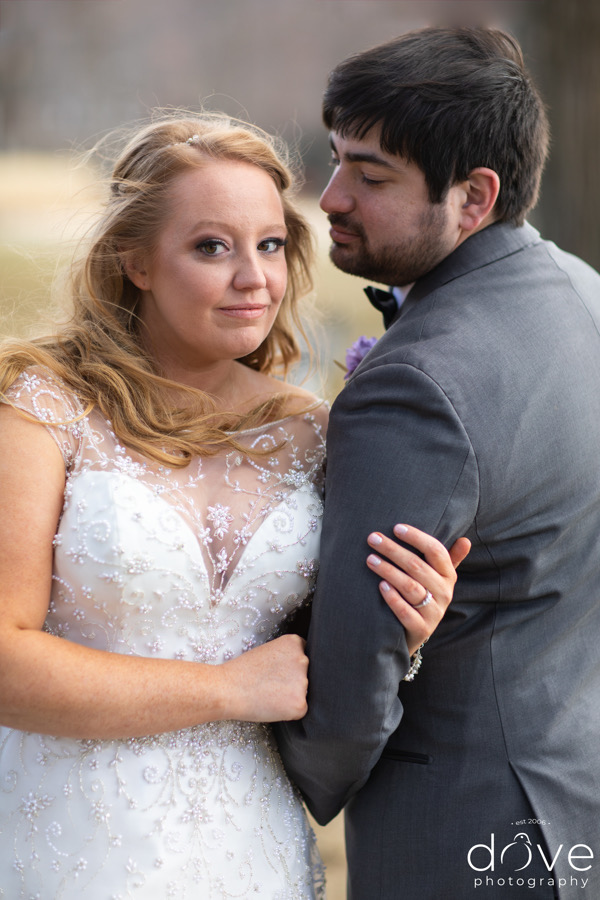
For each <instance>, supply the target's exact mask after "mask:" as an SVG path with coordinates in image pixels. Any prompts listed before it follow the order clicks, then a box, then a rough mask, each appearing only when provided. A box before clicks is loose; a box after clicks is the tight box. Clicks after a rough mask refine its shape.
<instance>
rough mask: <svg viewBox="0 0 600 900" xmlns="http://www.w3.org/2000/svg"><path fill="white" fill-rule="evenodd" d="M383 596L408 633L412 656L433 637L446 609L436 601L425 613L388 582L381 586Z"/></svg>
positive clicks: (381, 583) (409, 649)
mask: <svg viewBox="0 0 600 900" xmlns="http://www.w3.org/2000/svg"><path fill="white" fill-rule="evenodd" d="M379 590H380V591H381V595H382V597H383V599H384V600H385V602H386V603H387V605H388V606H389V608H390V609H391V611H392V612H393V613H394V615H395V616H396V618H397V619H398V621H399V622H400V624H401V625H403V626H404V630H405V632H406V646H407V647H408V652H409V653H410V654H411V655H412V654H413V653H415V651H416V650H417V648H418V647H420V646H421V644H422V643H423V642H424V641H426V640H427V638H429V637H430V636H431V634H432V633H433V632H434V631H435V629H436V628H437V626H438V625H439V623H440V622H441V620H442V618H443V616H444V613H445V611H446V610H445V608H442V607H440V606H439V604H437V603H436V602H435V600H434V601H432V602H431V603H428V604H427V606H426V607H425V609H424V610H423V613H426V616H425V615H424V614H423V615H422V614H421V612H422V611H421V610H420V609H415V607H414V606H412V605H411V604H410V603H408V602H407V601H406V600H405V599H404V597H402V595H401V594H399V593H398V591H397V590H395V588H393V587H392V586H391V585H390V584H389V583H388V582H385V581H382V582H380V584H379Z"/></svg>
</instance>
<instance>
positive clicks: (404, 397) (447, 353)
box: [278, 28, 600, 900]
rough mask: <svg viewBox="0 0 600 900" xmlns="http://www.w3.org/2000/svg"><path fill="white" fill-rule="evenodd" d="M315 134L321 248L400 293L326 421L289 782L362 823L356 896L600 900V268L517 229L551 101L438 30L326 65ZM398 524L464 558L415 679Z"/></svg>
mask: <svg viewBox="0 0 600 900" xmlns="http://www.w3.org/2000/svg"><path fill="white" fill-rule="evenodd" d="M324 120H325V124H326V126H327V127H328V129H329V130H330V132H331V148H332V154H333V162H334V167H335V170H334V173H333V175H332V178H331V181H330V183H329V185H328V186H327V188H326V190H325V192H324V194H323V197H322V200H321V206H322V208H323V209H324V210H325V212H326V213H328V216H329V220H330V223H331V232H330V234H331V238H332V241H333V244H332V249H331V258H332V260H333V262H334V263H335V265H336V266H338V268H340V269H342V270H343V271H345V272H348V273H350V274H353V275H358V276H360V277H363V278H369V279H373V280H375V281H376V282H379V283H383V284H386V285H393V286H395V287H397V288H400V290H399V291H396V292H395V294H396V296H400V298H401V299H402V297H403V296H406V299H405V300H404V302H403V303H402V304H401V305H400V306H399V305H398V302H397V299H396V298H395V297H393V296H392V297H389V296H388V297H385V296H384V297H383V307H384V308H385V311H386V317H387V321H388V324H389V327H388V330H387V332H386V334H385V336H384V337H383V338H382V339H381V340H380V341H379V342H378V343H377V345H376V346H375V348H374V349H373V350H372V351H371V352H370V353H369V355H368V356H367V358H366V359H365V360H364V361H363V363H362V364H361V365H360V367H359V368H358V370H357V371H356V373H355V374H354V375H353V377H352V378H351V380H350V381H349V382H348V384H347V386H346V387H345V388H344V390H343V391H342V393H341V394H340V396H339V397H338V399H337V400H336V402H335V404H334V407H333V410H332V416H331V426H330V433H329V441H328V447H329V450H328V468H327V508H326V514H325V521H324V532H323V543H322V566H321V573H320V576H319V580H318V587H317V594H316V597H315V601H314V606H313V616H312V623H311V628H310V632H309V637H308V654H309V657H310V660H311V663H310V671H309V679H310V690H309V712H308V714H307V716H306V717H305V719H304V720H302V721H301V722H296V723H288V724H285V725H282V726H280V727H279V731H278V736H279V740H280V747H281V751H282V754H283V757H284V760H285V764H286V767H287V769H288V771H289V773H290V775H291V776H292V778H293V779H294V780H295V782H296V783H297V784H298V786H299V787H300V789H301V790H302V792H303V794H304V795H305V797H306V800H307V803H308V805H309V807H310V809H311V810H312V812H313V813H314V815H315V816H316V818H317V819H318V820H319V821H320V822H322V823H325V822H327V821H328V820H329V819H331V818H332V817H333V816H334V815H335V814H336V813H337V812H338V811H339V810H340V809H341V808H342V807H345V808H346V838H347V852H348V866H349V896H350V898H352V900H396V898H398V900H466V898H470V897H473V898H477V897H480V896H481V897H483V898H503V900H504V898H509V900H510V898H521V897H527V898H544V900H545V898H553V897H559V898H561V900H565V898H575V897H588V898H590V900H596V898H598V897H600V546H599V542H600V337H599V330H600V277H599V276H598V274H597V273H596V272H594V271H593V270H592V269H590V268H589V267H588V266H587V265H586V264H585V263H583V262H581V261H580V260H579V259H576V258H575V257H573V256H570V255H568V254H566V253H563V252H562V251H560V250H559V249H557V248H556V247H555V246H554V245H553V244H551V243H548V242H546V241H544V240H542V239H541V238H540V236H539V234H538V233H537V231H535V229H534V228H532V227H531V226H530V225H529V224H527V223H526V222H525V216H526V214H527V212H528V211H529V210H530V209H531V208H532V207H533V205H534V204H535V201H536V198H537V194H538V188H539V183H540V177H541V173H542V168H543V165H544V161H545V158H546V151H547V143H548V134H547V124H546V118H545V114H544V109H543V105H542V102H541V101H540V98H539V96H538V94H537V91H536V89H535V87H534V86H533V84H532V82H531V79H530V77H529V75H528V73H527V71H526V70H525V68H524V64H523V60H522V56H521V52H520V49H519V47H518V45H517V44H516V42H515V41H514V39H513V38H511V37H509V36H508V35H506V34H504V33H502V32H499V31H495V30H489V29H484V28H457V29H452V28H432V29H425V30H423V31H418V32H415V33H412V34H407V35H404V36H402V37H400V38H397V39H396V40H393V41H391V42H390V43H388V44H386V45H383V46H380V47H375V48H374V49H372V50H368V51H366V52H364V53H361V54H358V55H357V56H353V57H351V58H350V59H348V60H346V61H345V62H342V63H341V64H340V65H339V66H337V68H336V69H335V70H334V71H333V73H332V74H331V76H330V80H329V83H328V87H327V90H326V93H325V99H324ZM573 175H574V177H581V176H582V173H576V172H575V173H573ZM377 302H378V301H377ZM382 521H383V522H385V523H386V529H387V531H388V532H389V533H391V530H392V527H393V525H394V524H395V523H396V522H406V523H410V524H413V525H416V526H418V527H419V528H421V529H423V530H425V531H428V532H432V533H434V534H435V535H436V536H437V537H438V538H440V539H441V540H443V541H444V542H445V543H446V544H447V545H450V544H451V543H452V542H453V541H454V540H455V539H456V538H457V537H459V536H460V535H466V536H467V537H469V538H470V540H471V542H472V545H473V549H472V551H471V554H470V556H469V557H468V559H467V561H466V562H465V563H463V565H462V567H461V570H460V578H459V583H458V586H457V589H456V592H455V600H454V602H453V604H452V605H451V607H450V609H449V611H448V613H447V615H446V617H445V619H444V621H443V622H442V624H441V625H440V627H439V628H438V630H437V632H436V633H435V634H434V635H433V637H432V639H431V640H430V642H429V643H428V644H427V646H426V647H425V648H424V650H423V660H424V661H423V666H422V669H421V671H420V672H419V674H418V675H417V677H416V679H415V680H414V681H413V682H407V681H403V677H404V675H405V674H406V672H407V670H408V668H409V665H410V661H409V658H408V654H407V649H406V643H405V641H404V632H403V629H402V627H401V626H400V625H399V623H398V622H397V621H396V619H395V618H394V616H393V615H392V614H391V612H390V610H389V608H388V607H387V606H386V604H385V603H384V602H383V601H382V600H381V599H380V597H379V593H378V579H377V578H376V577H374V575H373V574H372V573H371V572H369V571H368V570H367V569H366V567H365V566H364V555H365V551H366V550H367V548H366V546H365V535H367V534H368V533H369V532H370V531H371V530H373V529H375V528H381V527H382V526H381V523H382Z"/></svg>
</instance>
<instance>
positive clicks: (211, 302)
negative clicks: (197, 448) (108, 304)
mask: <svg viewBox="0 0 600 900" xmlns="http://www.w3.org/2000/svg"><path fill="white" fill-rule="evenodd" d="M169 200H170V202H169V208H168V210H167V214H166V218H165V225H164V228H163V230H162V232H161V234H160V236H159V239H158V242H157V245H156V247H155V248H154V252H152V253H151V254H147V255H145V256H143V257H138V258H137V259H136V260H134V261H130V262H129V263H128V275H129V277H130V278H131V280H132V281H133V282H134V284H136V285H137V287H138V288H139V289H140V303H139V306H138V310H137V311H138V315H139V317H140V318H141V320H142V322H143V324H144V326H145V328H143V329H142V335H145V338H144V340H145V342H147V344H148V346H149V348H150V349H151V350H152V351H153V352H154V353H155V354H156V357H157V359H158V361H159V362H160V364H161V367H162V368H163V370H164V371H165V373H166V374H167V375H171V377H177V378H178V380H182V372H185V371H190V372H192V371H197V370H199V369H202V368H203V367H205V366H210V365H214V364H215V363H218V362H221V361H223V360H234V359H239V358H240V357H243V356H246V355H247V354H248V353H251V352H253V351H254V350H256V348H257V347H259V346H260V344H262V342H263V341H264V340H265V338H266V337H267V335H268V333H269V331H270V330H271V328H272V326H273V323H274V321H275V317H276V315H277V312H278V310H279V307H280V304H281V301H282V299H283V296H284V294H285V290H286V282H287V266H286V259H285V241H286V225H285V220H284V212H283V207H282V203H281V198H280V195H279V192H278V190H277V187H276V185H275V183H274V181H273V180H272V178H271V177H270V176H269V175H268V174H267V173H266V172H265V171H264V170H263V169H260V168H258V167H257V166H254V165H252V164H251V163H246V162H238V161H232V160H219V161H216V160H207V161H206V163H204V164H203V165H202V167H201V168H199V169H195V170H192V171H188V172H185V173H184V174H182V175H180V176H178V177H177V178H176V179H175V180H174V182H173V185H172V188H171V191H170V198H169Z"/></svg>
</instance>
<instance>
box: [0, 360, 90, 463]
mask: <svg viewBox="0 0 600 900" xmlns="http://www.w3.org/2000/svg"><path fill="white" fill-rule="evenodd" d="M0 401H1V402H4V403H9V404H10V405H11V406H14V407H15V408H16V409H20V410H23V412H25V413H27V414H28V415H30V416H33V418H35V419H37V420H38V421H39V422H40V424H42V425H44V426H45V427H46V428H47V429H48V431H49V432H50V434H51V435H52V437H53V438H54V440H55V441H56V444H57V445H58V449H59V450H60V452H61V455H62V458H63V460H64V463H65V468H66V469H67V472H68V471H70V470H71V469H72V467H73V465H74V463H75V460H76V459H77V458H78V457H79V455H80V454H81V442H82V435H83V428H82V422H81V419H82V417H83V415H84V413H85V410H84V408H83V406H82V404H81V403H80V401H79V399H78V398H77V396H76V395H75V394H74V393H73V391H72V390H71V389H70V388H69V387H67V385H65V384H64V382H62V381H61V380H60V379H59V378H58V377H57V376H55V375H54V374H53V373H52V372H50V371H49V370H48V369H44V368H42V367H32V368H29V369H26V370H25V371H24V372H22V373H21V374H20V375H19V376H18V378H16V379H15V381H14V382H13V383H12V385H11V386H10V387H9V388H8V390H7V391H6V392H5V394H4V396H3V397H1V398H0Z"/></svg>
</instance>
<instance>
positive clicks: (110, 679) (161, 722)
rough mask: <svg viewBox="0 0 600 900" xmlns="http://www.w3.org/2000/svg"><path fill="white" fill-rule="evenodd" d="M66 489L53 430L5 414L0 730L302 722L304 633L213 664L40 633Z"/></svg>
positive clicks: (102, 733)
mask: <svg viewBox="0 0 600 900" xmlns="http://www.w3.org/2000/svg"><path fill="white" fill-rule="evenodd" d="M64 486H65V470H64V463H63V460H62V457H61V455H60V452H59V450H58V448H57V445H56V444H55V442H54V440H53V439H52V437H51V436H50V435H49V434H48V432H47V431H46V429H45V428H44V427H42V426H41V425H39V424H36V423H32V422H30V421H28V420H26V419H25V418H24V417H23V416H20V415H19V414H18V413H17V412H15V411H14V410H13V409H11V408H10V407H9V406H6V405H0V548H1V552H0V724H2V725H8V726H10V727H14V728H19V729H22V730H27V731H38V732H43V733H46V734H55V735H63V736H70V737H81V738H109V737H133V736H140V735H145V734H154V733H158V732H163V731H173V730H177V729H180V728H185V727H187V726H190V725H194V724H198V723H201V722H207V721H213V720H216V719H243V720H249V721H276V720H279V719H293V718H300V717H301V716H302V715H304V713H305V711H306V688H307V679H306V673H307V666H308V661H307V659H306V657H305V655H304V642H303V641H302V640H301V638H298V637H297V636H296V635H285V636H284V637H281V638H278V639H277V640H275V641H272V642H270V643H269V644H265V645H264V646H261V647H257V648H255V649H253V650H250V651H249V652H247V653H245V654H243V655H242V656H241V657H239V658H237V659H234V660H231V661H230V662H227V663H225V664H223V665H219V666H211V665H204V664H200V663H193V662H183V661H179V660H166V659H162V660H161V659H145V658H141V657H134V656H125V655H121V654H116V653H110V652H106V651H102V650H94V649H90V648H87V647H82V646H80V645H78V644H76V643H73V642H71V641H68V640H65V639H63V638H58V637H55V636H53V635H50V634H47V633H45V632H43V631H42V627H43V624H44V620H45V618H46V614H47V611H48V601H49V597H50V589H51V584H52V540H53V538H54V535H55V533H56V528H57V524H58V520H59V517H60V513H61V510H62V504H63V491H64Z"/></svg>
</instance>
